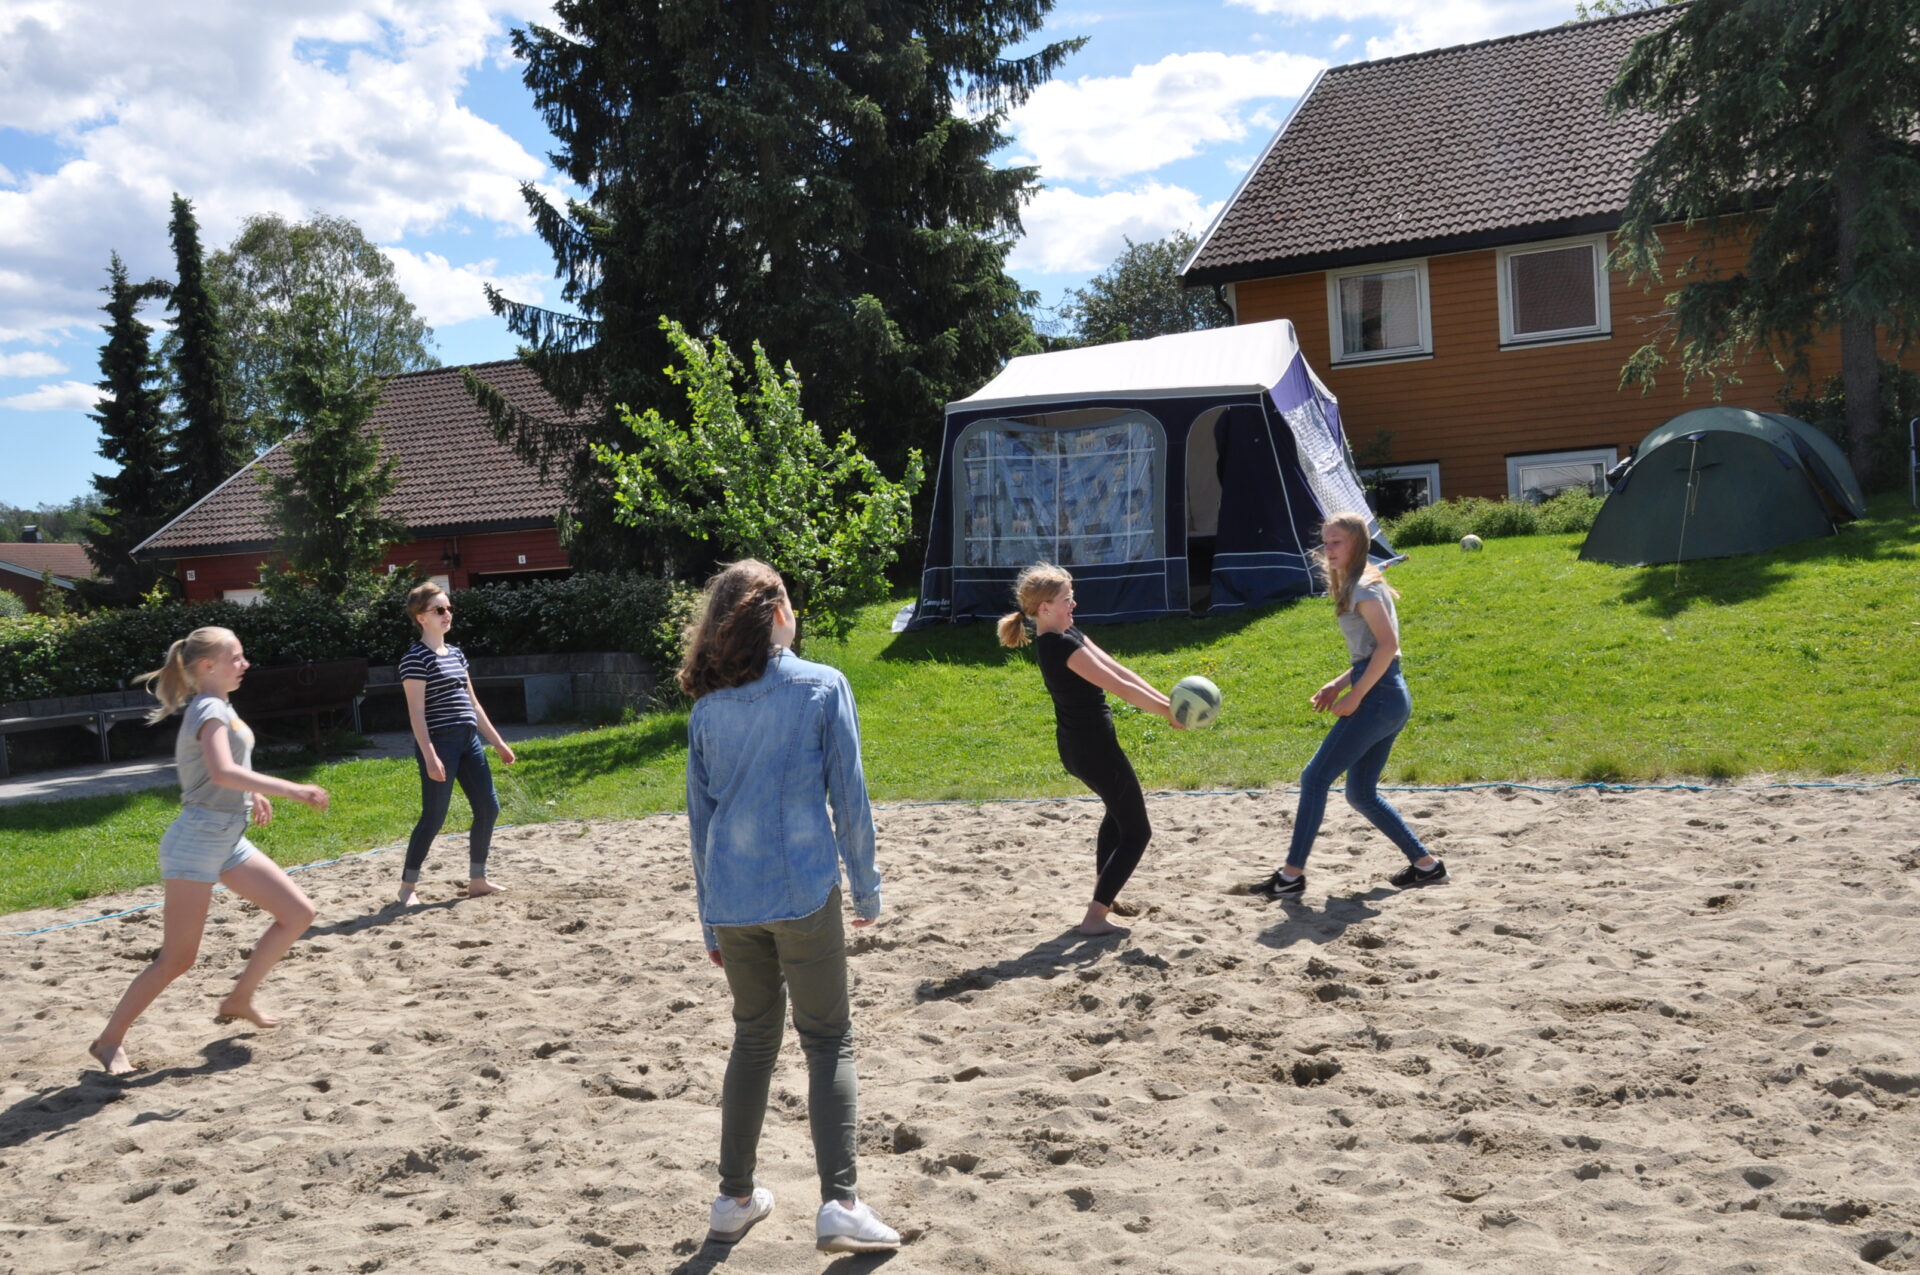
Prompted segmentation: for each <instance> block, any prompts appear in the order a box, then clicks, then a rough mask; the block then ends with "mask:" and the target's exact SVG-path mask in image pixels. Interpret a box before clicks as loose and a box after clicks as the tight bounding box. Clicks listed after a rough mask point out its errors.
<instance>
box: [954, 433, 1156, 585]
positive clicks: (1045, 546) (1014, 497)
mask: <svg viewBox="0 0 1920 1275" xmlns="http://www.w3.org/2000/svg"><path fill="white" fill-rule="evenodd" d="M1162 437H1163V436H1162V433H1161V431H1160V428H1159V426H1158V424H1157V423H1156V422H1154V421H1153V420H1152V419H1151V418H1149V417H1147V416H1145V415H1143V414H1136V415H1133V416H1130V417H1127V418H1122V419H1120V420H1118V421H1114V420H1108V421H1103V422H1101V423H1099V424H1097V425H1092V426H1086V427H1082V428H1077V429H1046V428H1044V427H1041V428H1035V427H1032V426H1022V425H1013V424H1010V423H1008V422H1004V421H988V422H983V423H981V424H979V425H975V426H971V427H969V429H968V433H967V436H966V437H965V438H964V439H963V441H962V443H961V447H960V460H961V464H960V466H959V473H960V476H961V482H960V484H959V490H958V491H956V493H955V495H956V498H957V499H958V501H959V516H958V518H957V519H956V522H957V525H958V527H959V533H960V539H961V541H962V543H961V544H960V546H958V553H957V554H956V556H957V557H958V559H959V560H960V561H961V562H964V563H966V564H967V565H969V566H996V567H1015V566H1025V565H1027V564H1028V563H1030V562H1034V561H1036V560H1039V559H1042V558H1044V559H1047V560H1049V561H1052V562H1057V563H1059V564H1060V565H1062V566H1068V567H1071V566H1090V565H1106V564H1119V563H1127V562H1138V561H1143V560H1148V559H1152V558H1156V557H1158V556H1159V545H1160V544H1161V543H1162V540H1163V536H1162V534H1161V528H1160V526H1159V515H1158V513H1157V508H1158V504H1159V501H1158V500H1157V495H1158V493H1159V491H1160V481H1161V465H1162V461H1161V451H1162V447H1163V444H1162V441H1161V440H1162Z"/></svg>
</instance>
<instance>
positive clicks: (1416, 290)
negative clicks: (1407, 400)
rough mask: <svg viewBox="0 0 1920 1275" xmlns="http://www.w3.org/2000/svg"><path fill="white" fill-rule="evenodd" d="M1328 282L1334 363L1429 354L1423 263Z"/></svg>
mask: <svg viewBox="0 0 1920 1275" xmlns="http://www.w3.org/2000/svg"><path fill="white" fill-rule="evenodd" d="M1328 278H1329V284H1330V289H1329V291H1330V296H1329V308H1330V310H1331V312H1332V313H1331V314H1330V316H1329V317H1330V318H1331V320H1332V327H1333V335H1334V341H1333V343H1334V350H1333V357H1334V361H1335V362H1346V361H1349V360H1353V359H1378V358H1396V357H1402V358H1404V357H1407V356H1411V355H1422V354H1430V353H1432V350H1433V346H1432V342H1431V340H1430V339H1429V337H1428V323H1427V270H1426V263H1425V262H1413V263H1409V264H1406V265H1396V266H1393V267H1390V268H1387V269H1378V268H1376V269H1369V270H1353V271H1345V272H1342V273H1339V274H1334V275H1330V276H1329V277H1328Z"/></svg>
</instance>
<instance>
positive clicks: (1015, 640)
mask: <svg viewBox="0 0 1920 1275" xmlns="http://www.w3.org/2000/svg"><path fill="white" fill-rule="evenodd" d="M1072 583H1073V577H1072V576H1070V575H1068V574H1067V573H1066V572H1065V571H1064V570H1062V569H1061V568H1059V567H1056V566H1054V565H1053V564H1052V563H1051V562H1036V563H1034V564H1033V565H1032V566H1030V567H1028V568H1027V569H1026V570H1025V571H1022V572H1021V573H1020V578H1019V579H1018V580H1015V581H1014V582H1013V597H1014V601H1016V602H1018V603H1019V604H1020V609H1019V610H1018V611H1009V612H1007V613H1006V614H1005V615H1003V616H1001V617H1000V623H999V625H998V630H999V633H1000V645H1001V646H1014V647H1019V646H1025V645H1026V644H1027V641H1028V635H1027V621H1028V620H1029V619H1030V618H1031V617H1033V616H1035V615H1038V614H1039V612H1040V608H1041V606H1042V605H1043V604H1045V603H1048V602H1051V601H1053V600H1054V599H1055V598H1057V597H1059V596H1060V590H1062V589H1064V588H1067V587H1068V586H1069V585H1071V584H1072Z"/></svg>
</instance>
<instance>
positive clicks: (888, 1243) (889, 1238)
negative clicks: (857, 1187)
mask: <svg viewBox="0 0 1920 1275" xmlns="http://www.w3.org/2000/svg"><path fill="white" fill-rule="evenodd" d="M813 1234H814V1238H815V1241H816V1242H815V1244H814V1247H816V1248H818V1249H819V1250H820V1251H821V1252H822V1253H878V1252H881V1251H883V1250H885V1249H890V1248H899V1247H900V1232H898V1231H896V1230H894V1229H893V1228H892V1227H891V1226H888V1225H887V1224H886V1223H885V1222H882V1221H881V1220H880V1219H879V1218H878V1217H877V1216H875V1214H874V1211H873V1210H872V1209H870V1208H868V1207H867V1202H866V1201H865V1200H855V1201H854V1202H853V1204H852V1205H851V1206H850V1207H849V1206H847V1205H843V1204H840V1203H839V1202H837V1201H834V1200H829V1201H828V1202H827V1203H825V1204H822V1205H821V1206H820V1215H819V1217H817V1218H815V1219H814V1223H813Z"/></svg>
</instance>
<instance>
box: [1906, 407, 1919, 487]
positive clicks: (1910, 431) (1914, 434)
mask: <svg viewBox="0 0 1920 1275" xmlns="http://www.w3.org/2000/svg"><path fill="white" fill-rule="evenodd" d="M1907 499H1908V500H1910V501H1912V502H1913V507H1914V508H1915V509H1920V416H1916V417H1914V418H1913V419H1912V420H1910V421H1908V422H1907Z"/></svg>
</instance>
